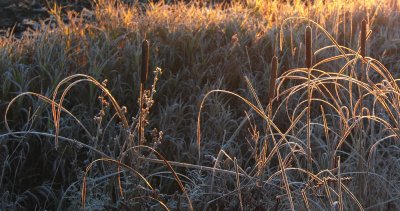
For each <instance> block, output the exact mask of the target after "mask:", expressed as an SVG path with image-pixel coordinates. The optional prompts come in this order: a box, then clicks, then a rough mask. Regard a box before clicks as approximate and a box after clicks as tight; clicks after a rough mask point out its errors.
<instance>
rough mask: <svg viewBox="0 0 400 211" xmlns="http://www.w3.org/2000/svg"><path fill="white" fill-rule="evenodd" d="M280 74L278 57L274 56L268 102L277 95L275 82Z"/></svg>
mask: <svg viewBox="0 0 400 211" xmlns="http://www.w3.org/2000/svg"><path fill="white" fill-rule="evenodd" d="M277 75H278V57H276V56H274V57H272V61H271V72H270V76H269V97H268V102H271V100H272V98H274V96H275V83H276V78H277Z"/></svg>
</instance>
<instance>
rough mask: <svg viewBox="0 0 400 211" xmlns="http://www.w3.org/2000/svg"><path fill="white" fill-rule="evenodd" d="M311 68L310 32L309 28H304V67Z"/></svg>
mask: <svg viewBox="0 0 400 211" xmlns="http://www.w3.org/2000/svg"><path fill="white" fill-rule="evenodd" d="M311 66H312V30H311V27H310V26H307V27H306V67H307V68H311Z"/></svg>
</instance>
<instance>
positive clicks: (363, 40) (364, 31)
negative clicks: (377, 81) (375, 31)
mask: <svg viewBox="0 0 400 211" xmlns="http://www.w3.org/2000/svg"><path fill="white" fill-rule="evenodd" d="M366 41H367V21H366V20H365V19H363V20H362V22H361V41H360V45H361V50H360V51H361V52H360V55H361V57H363V58H364V57H365V55H366V48H365V44H366Z"/></svg>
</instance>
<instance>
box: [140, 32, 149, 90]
mask: <svg viewBox="0 0 400 211" xmlns="http://www.w3.org/2000/svg"><path fill="white" fill-rule="evenodd" d="M149 51H150V47H149V41H147V40H143V43H142V69H141V72H140V83H141V84H144V83H145V82H146V80H147V74H148V72H149V55H150V52H149Z"/></svg>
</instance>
